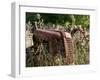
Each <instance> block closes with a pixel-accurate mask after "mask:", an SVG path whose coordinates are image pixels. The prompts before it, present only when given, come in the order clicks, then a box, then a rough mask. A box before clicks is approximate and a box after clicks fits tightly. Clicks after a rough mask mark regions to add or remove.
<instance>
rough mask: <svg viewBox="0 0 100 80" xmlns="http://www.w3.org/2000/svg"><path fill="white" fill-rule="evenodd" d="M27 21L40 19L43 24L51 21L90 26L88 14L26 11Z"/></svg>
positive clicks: (53, 22)
mask: <svg viewBox="0 0 100 80" xmlns="http://www.w3.org/2000/svg"><path fill="white" fill-rule="evenodd" d="M28 21H31V23H34V22H35V21H36V22H39V21H40V22H42V23H43V24H44V25H46V24H48V23H51V24H55V25H62V26H64V27H66V26H69V25H81V26H82V27H86V28H88V27H89V26H90V25H89V24H90V16H89V15H74V14H48V13H26V23H27V22H28Z"/></svg>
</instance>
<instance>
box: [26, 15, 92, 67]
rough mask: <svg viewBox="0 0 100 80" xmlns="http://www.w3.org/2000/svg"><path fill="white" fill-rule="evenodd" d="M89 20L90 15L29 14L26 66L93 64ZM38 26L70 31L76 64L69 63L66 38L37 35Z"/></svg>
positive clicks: (74, 62)
mask: <svg viewBox="0 0 100 80" xmlns="http://www.w3.org/2000/svg"><path fill="white" fill-rule="evenodd" d="M89 20H90V19H89V16H88V15H74V14H73V15H72V14H66V15H65V14H44V13H26V34H25V36H26V38H25V40H26V41H25V44H26V67H38V66H57V65H82V64H89V56H90V55H89V36H90V35H89V26H90V23H89ZM37 29H42V30H49V31H63V32H68V33H69V34H70V35H71V38H72V42H73V43H72V44H73V47H74V52H73V57H70V58H69V59H72V60H73V63H71V64H67V63H66V57H65V54H64V53H65V52H64V51H65V50H64V49H65V47H64V42H63V40H62V39H61V40H57V39H51V40H49V41H48V39H47V40H46V39H44V40H42V39H39V38H38V37H37V38H36V37H34V34H35V33H34V32H35V31H36V30H37ZM45 36H47V35H45ZM50 42H52V45H53V46H52V47H53V49H54V50H55V51H53V49H52V48H51V47H50V46H49V44H50Z"/></svg>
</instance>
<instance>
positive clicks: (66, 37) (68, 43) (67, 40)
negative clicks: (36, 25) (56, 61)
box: [33, 29, 74, 64]
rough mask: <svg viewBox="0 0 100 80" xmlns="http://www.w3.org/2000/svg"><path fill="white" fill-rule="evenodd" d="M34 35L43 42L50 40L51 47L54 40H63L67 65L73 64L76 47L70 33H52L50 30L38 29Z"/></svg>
mask: <svg viewBox="0 0 100 80" xmlns="http://www.w3.org/2000/svg"><path fill="white" fill-rule="evenodd" d="M33 34H34V35H35V36H37V37H38V38H40V39H42V40H48V42H50V45H51V44H52V41H53V40H55V39H59V40H60V39H62V40H63V44H64V50H65V51H64V52H65V57H66V58H65V61H66V64H72V63H73V54H74V46H73V41H72V37H71V35H70V34H69V33H67V32H64V31H50V30H42V29H37V30H36V31H34V33H33ZM51 47H53V46H51ZM54 49H55V48H54ZM51 52H52V51H51Z"/></svg>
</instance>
